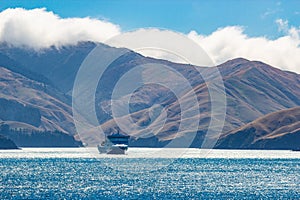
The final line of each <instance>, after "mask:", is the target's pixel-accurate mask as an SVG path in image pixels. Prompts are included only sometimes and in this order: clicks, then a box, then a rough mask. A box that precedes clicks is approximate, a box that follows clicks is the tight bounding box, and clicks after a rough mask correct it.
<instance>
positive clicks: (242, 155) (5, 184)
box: [0, 148, 300, 199]
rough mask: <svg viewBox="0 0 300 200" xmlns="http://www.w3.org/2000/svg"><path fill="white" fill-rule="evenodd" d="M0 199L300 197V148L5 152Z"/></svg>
mask: <svg viewBox="0 0 300 200" xmlns="http://www.w3.org/2000/svg"><path fill="white" fill-rule="evenodd" d="M0 173H1V176H0V180H1V181H0V183H1V184H0V199H300V152H292V151H265V150H264V151H262V150H211V151H210V150H200V149H187V150H180V149H150V148H130V149H129V151H128V152H127V155H99V154H98V153H97V151H96V149H93V148H90V149H88V148H77V149H76V148H24V149H22V150H1V151H0Z"/></svg>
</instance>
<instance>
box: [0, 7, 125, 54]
mask: <svg viewBox="0 0 300 200" xmlns="http://www.w3.org/2000/svg"><path fill="white" fill-rule="evenodd" d="M119 33H120V27H119V26H118V25H115V24H112V23H110V22H107V21H101V20H98V19H92V18H89V17H86V18H60V17H59V16H58V15H55V14H54V13H53V12H49V11H47V10H46V9H45V8H38V9H32V10H25V9H23V8H15V9H6V10H4V11H2V12H1V13H0V42H7V43H8V44H11V45H15V46H28V47H32V48H34V49H40V48H47V47H50V46H51V45H55V46H57V47H59V46H61V45H66V44H76V43H77V42H79V41H87V40H89V41H97V42H103V41H105V40H106V39H108V38H110V37H112V36H114V35H117V34H119Z"/></svg>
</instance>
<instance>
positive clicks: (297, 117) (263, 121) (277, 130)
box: [217, 107, 300, 149]
mask: <svg viewBox="0 0 300 200" xmlns="http://www.w3.org/2000/svg"><path fill="white" fill-rule="evenodd" d="M217 148H226V149H227V148H228V149H299V148H300V107H295V108H290V109H286V110H281V111H277V112H273V113H270V114H268V115H265V116H263V117H261V118H259V119H257V120H255V121H253V122H250V123H248V124H246V125H244V126H242V127H240V128H238V129H236V130H233V131H230V132H229V133H227V134H225V135H223V136H222V138H221V139H220V140H219V142H218V144H217Z"/></svg>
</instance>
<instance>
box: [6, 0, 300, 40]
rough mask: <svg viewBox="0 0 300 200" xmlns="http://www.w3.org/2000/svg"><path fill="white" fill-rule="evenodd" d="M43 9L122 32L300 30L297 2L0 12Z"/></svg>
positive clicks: (67, 3)
mask: <svg viewBox="0 0 300 200" xmlns="http://www.w3.org/2000/svg"><path fill="white" fill-rule="evenodd" d="M15 7H23V8H26V9H32V8H40V7H45V8H47V10H48V11H53V12H54V13H55V14H58V15H59V16H61V17H86V16H90V17H93V18H99V19H105V20H108V21H110V22H112V23H115V24H118V25H120V27H121V28H122V30H123V31H128V30H132V29H136V28H142V27H160V28H167V29H172V30H175V31H179V32H183V33H188V32H190V31H191V30H196V31H197V32H198V33H201V34H206V35H208V34H210V33H212V32H213V31H215V30H216V29H218V28H220V27H225V26H233V25H239V26H243V27H244V28H245V33H246V34H247V35H249V36H265V37H268V38H277V37H280V36H281V34H282V33H281V32H279V31H278V27H277V25H276V23H275V20H276V19H279V18H280V19H284V20H288V21H289V24H290V25H292V26H295V27H299V24H300V1H299V0H289V1H270V0H263V1H262V0H251V1H250V0H244V1H241V0H240V1H238V0H227V1H217V0H214V1H193V0H185V1H184V0H182V1H176V0H175V1H174V0H172V1H167V0H165V1H158V0H152V1H141V0H140V1H137V0H130V1H121V0H106V1H92V0H91V1H82V0H80V1H79V0H64V1H59V0H54V1H43V0H39V1H37V0H27V1H23V0H19V1H14V0H4V1H1V4H0V10H1V11H2V10H5V9H7V8H15Z"/></svg>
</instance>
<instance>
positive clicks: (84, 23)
mask: <svg viewBox="0 0 300 200" xmlns="http://www.w3.org/2000/svg"><path fill="white" fill-rule="evenodd" d="M275 23H276V24H277V25H278V31H280V32H281V33H282V37H279V38H276V39H269V38H267V37H250V36H248V35H247V34H246V33H245V32H244V29H243V27H241V26H228V27H223V28H219V29H218V30H216V31H214V32H213V33H211V34H210V35H202V34H200V33H197V32H196V31H193V30H192V31H190V33H188V34H187V36H188V37H189V38H191V39H192V40H194V41H195V42H197V43H198V44H199V45H200V46H201V47H202V48H203V49H204V50H205V51H206V52H207V53H208V55H210V56H211V58H212V59H213V60H214V61H215V62H216V64H220V63H223V62H225V61H226V60H229V59H232V58H236V57H244V58H247V59H250V60H260V61H263V62H266V63H268V64H270V65H273V66H276V67H278V68H281V69H284V70H289V71H294V72H297V73H300V27H293V26H290V25H289V23H288V21H287V20H283V19H278V20H276V22H275ZM120 33H121V27H120V26H119V25H117V24H113V23H111V22H108V21H104V20H100V19H96V18H90V17H85V18H61V17H60V16H58V15H56V14H54V13H53V12H51V11H47V10H46V9H45V8H36V9H32V10H26V9H23V8H14V9H6V10H4V11H2V12H0V42H6V43H7V44H10V45H13V46H21V47H30V48H33V49H35V50H39V49H42V48H47V47H50V46H56V47H60V46H62V45H68V44H76V43H78V42H79V41H94V42H105V41H106V40H107V39H109V38H111V37H113V36H115V35H118V34H120ZM174 42H176V41H174ZM145 54H147V53H144V55H145ZM146 56H154V57H158V58H164V56H163V55H160V53H156V54H155V53H153V52H151V53H149V55H146ZM165 59H170V57H169V56H167V57H165Z"/></svg>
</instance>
